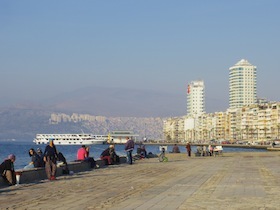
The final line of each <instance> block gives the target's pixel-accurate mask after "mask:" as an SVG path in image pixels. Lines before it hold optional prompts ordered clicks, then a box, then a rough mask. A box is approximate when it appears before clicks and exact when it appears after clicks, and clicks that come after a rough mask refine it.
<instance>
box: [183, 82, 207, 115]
mask: <svg viewBox="0 0 280 210" xmlns="http://www.w3.org/2000/svg"><path fill="white" fill-rule="evenodd" d="M204 89H205V87H204V82H203V81H202V80H200V81H192V82H191V83H190V84H188V89H187V114H188V115H191V116H200V115H202V114H204V113H205V94H204Z"/></svg>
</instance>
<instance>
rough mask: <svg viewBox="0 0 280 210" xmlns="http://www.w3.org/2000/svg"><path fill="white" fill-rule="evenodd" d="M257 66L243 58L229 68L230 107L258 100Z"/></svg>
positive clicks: (241, 105)
mask: <svg viewBox="0 0 280 210" xmlns="http://www.w3.org/2000/svg"><path fill="white" fill-rule="evenodd" d="M256 77H257V67H256V66H253V65H252V64H250V63H249V62H248V61H247V60H245V59H242V60H240V61H239V62H238V63H236V64H235V65H234V66H232V67H230V68H229V107H230V108H239V107H243V106H246V105H250V104H254V103H256V102H257V84H256V83H257V82H256Z"/></svg>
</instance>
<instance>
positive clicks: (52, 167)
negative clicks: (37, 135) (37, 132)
mask: <svg viewBox="0 0 280 210" xmlns="http://www.w3.org/2000/svg"><path fill="white" fill-rule="evenodd" d="M44 161H45V169H46V174H47V177H48V179H49V180H56V178H55V175H56V169H57V167H56V161H57V150H56V147H55V145H54V143H53V140H50V142H49V144H48V145H47V146H46V148H45V152H44Z"/></svg>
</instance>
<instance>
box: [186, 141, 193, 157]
mask: <svg viewBox="0 0 280 210" xmlns="http://www.w3.org/2000/svg"><path fill="white" fill-rule="evenodd" d="M186 149H187V153H188V156H189V157H190V156H191V152H192V148H191V145H190V143H189V142H187V145H186Z"/></svg>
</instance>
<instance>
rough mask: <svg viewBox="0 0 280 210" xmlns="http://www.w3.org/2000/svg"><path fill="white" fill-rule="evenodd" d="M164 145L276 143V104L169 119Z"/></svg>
mask: <svg viewBox="0 0 280 210" xmlns="http://www.w3.org/2000/svg"><path fill="white" fill-rule="evenodd" d="M163 131H164V137H165V140H167V141H168V142H187V141H189V142H202V143H208V142H210V140H213V139H215V140H216V141H221V142H222V141H229V142H238V141H248V142H250V143H262V144H266V143H270V142H271V141H275V140H280V102H268V103H262V104H252V105H247V106H244V107H242V108H235V109H232V108H229V109H228V110H227V111H226V112H215V113H210V114H203V115H200V116H198V117H193V116H190V115H186V116H182V117H176V118H169V119H166V120H165V121H164V128H163Z"/></svg>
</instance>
